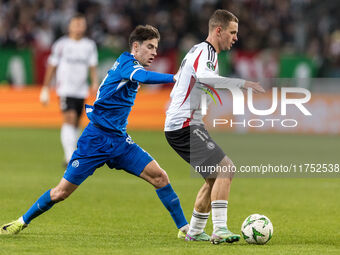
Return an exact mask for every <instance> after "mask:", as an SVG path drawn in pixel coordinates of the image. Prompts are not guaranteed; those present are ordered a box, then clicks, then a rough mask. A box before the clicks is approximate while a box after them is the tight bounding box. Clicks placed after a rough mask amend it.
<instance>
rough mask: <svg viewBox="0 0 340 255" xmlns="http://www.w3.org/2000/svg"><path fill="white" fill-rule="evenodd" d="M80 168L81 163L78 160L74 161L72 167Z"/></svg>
mask: <svg viewBox="0 0 340 255" xmlns="http://www.w3.org/2000/svg"><path fill="white" fill-rule="evenodd" d="M78 166H79V161H78V160H74V161H73V162H72V167H74V168H77V167H78Z"/></svg>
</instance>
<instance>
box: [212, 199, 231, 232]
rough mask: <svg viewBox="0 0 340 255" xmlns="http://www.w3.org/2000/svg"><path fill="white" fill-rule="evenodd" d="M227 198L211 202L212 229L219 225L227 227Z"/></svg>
mask: <svg viewBox="0 0 340 255" xmlns="http://www.w3.org/2000/svg"><path fill="white" fill-rule="evenodd" d="M227 209H228V201H227V200H215V201H212V202H211V216H212V222H213V225H214V231H215V230H216V229H217V228H220V227H227Z"/></svg>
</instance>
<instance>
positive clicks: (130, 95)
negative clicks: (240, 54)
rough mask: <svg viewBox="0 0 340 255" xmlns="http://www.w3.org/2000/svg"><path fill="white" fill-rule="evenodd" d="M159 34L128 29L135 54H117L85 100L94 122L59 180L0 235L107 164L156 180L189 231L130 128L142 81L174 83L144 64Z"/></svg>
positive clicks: (162, 176) (173, 197) (168, 204)
mask: <svg viewBox="0 0 340 255" xmlns="http://www.w3.org/2000/svg"><path fill="white" fill-rule="evenodd" d="M159 39H160V35H159V32H158V30H157V29H156V28H154V27H152V26H150V25H146V26H141V25H140V26H137V27H136V28H135V30H134V31H133V32H132V33H131V34H130V38H129V46H130V50H131V53H128V52H124V53H122V54H121V55H120V56H119V58H118V59H117V61H116V62H115V63H114V65H113V67H112V68H111V69H110V70H109V71H108V73H107V75H106V77H105V78H104V80H103V81H102V83H101V85H100V87H99V89H98V92H97V99H96V101H95V102H94V105H93V106H90V105H86V113H87V116H88V118H89V119H90V123H89V124H88V126H87V127H86V128H85V130H84V132H83V133H82V135H81V137H80V138H79V140H78V144H77V150H76V151H75V152H74V153H73V155H72V158H71V160H70V162H69V164H68V166H67V169H66V171H65V174H64V176H63V178H62V179H61V181H60V183H59V184H58V185H57V186H56V187H55V188H52V189H50V190H48V191H46V192H45V193H44V194H43V195H42V196H41V197H40V198H39V199H38V200H37V201H36V202H35V203H34V204H33V205H32V207H31V208H30V209H29V210H28V211H27V212H26V213H25V214H24V215H23V216H21V217H20V218H19V219H17V220H16V221H13V222H10V223H7V224H4V225H3V226H1V230H0V233H1V234H17V233H19V232H20V231H21V230H23V229H24V228H26V227H27V226H28V224H29V223H30V222H31V220H33V219H34V218H36V217H37V216H39V215H41V214H42V213H44V212H46V211H47V210H49V209H50V208H51V207H52V206H53V205H54V204H56V203H58V202H60V201H63V200H65V199H66V198H67V197H68V196H69V195H71V194H72V192H73V191H75V190H76V189H77V188H78V186H79V185H80V184H81V183H82V182H83V181H84V180H85V179H86V178H87V177H89V176H90V175H92V174H93V173H94V171H95V170H96V169H97V168H99V167H101V166H103V165H104V164H107V165H108V166H109V167H110V168H116V169H123V170H125V171H126V172H128V173H130V174H133V175H136V176H138V177H140V178H142V179H144V180H145V181H147V182H149V183H150V184H152V185H153V186H154V187H155V189H156V193H157V195H158V197H159V199H160V200H161V201H162V203H163V205H164V206H165V207H166V209H167V210H168V211H169V213H170V214H171V216H172V218H173V220H174V222H175V223H176V226H177V228H178V229H179V233H186V232H187V230H188V228H189V225H188V222H187V221H186V219H185V216H184V214H183V211H182V208H181V205H180V201H179V199H178V196H177V195H176V193H175V192H174V190H173V189H172V187H171V184H170V183H169V179H168V176H167V174H166V172H165V171H164V170H162V168H160V166H159V165H158V164H157V162H156V161H155V160H154V159H153V158H152V157H151V156H150V155H149V154H148V153H147V152H146V151H144V150H143V149H142V148H141V147H139V146H138V145H137V144H136V143H134V142H133V140H132V139H131V138H130V136H129V135H128V134H127V133H126V125H127V118H128V116H129V113H130V111H131V108H132V106H133V104H134V100H135V97H136V93H137V91H138V86H139V83H140V82H141V83H146V84H157V83H172V82H174V76H173V75H172V74H161V73H156V72H151V71H147V70H145V69H144V67H147V66H149V65H150V64H151V63H152V61H153V60H154V58H155V56H156V55H157V53H156V51H157V47H158V42H159Z"/></svg>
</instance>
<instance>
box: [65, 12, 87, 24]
mask: <svg viewBox="0 0 340 255" xmlns="http://www.w3.org/2000/svg"><path fill="white" fill-rule="evenodd" d="M74 19H85V20H86V17H85V15H84V14H82V13H80V12H78V13H76V14H74V15H73V16H72V17H71V18H70V20H69V22H68V23H71V21H72V20H74Z"/></svg>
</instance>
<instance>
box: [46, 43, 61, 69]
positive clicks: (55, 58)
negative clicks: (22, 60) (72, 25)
mask: <svg viewBox="0 0 340 255" xmlns="http://www.w3.org/2000/svg"><path fill="white" fill-rule="evenodd" d="M61 53H62V41H61V40H58V41H56V42H55V43H54V44H53V45H52V51H51V55H50V56H49V57H48V63H49V64H50V65H52V66H57V65H58V64H59V62H60V59H61Z"/></svg>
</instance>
